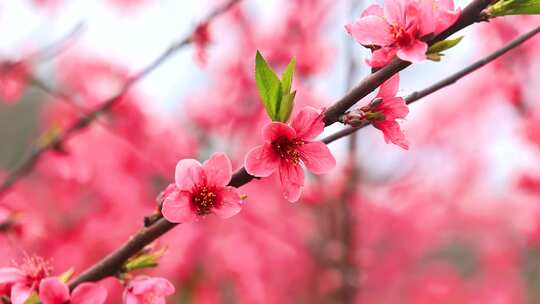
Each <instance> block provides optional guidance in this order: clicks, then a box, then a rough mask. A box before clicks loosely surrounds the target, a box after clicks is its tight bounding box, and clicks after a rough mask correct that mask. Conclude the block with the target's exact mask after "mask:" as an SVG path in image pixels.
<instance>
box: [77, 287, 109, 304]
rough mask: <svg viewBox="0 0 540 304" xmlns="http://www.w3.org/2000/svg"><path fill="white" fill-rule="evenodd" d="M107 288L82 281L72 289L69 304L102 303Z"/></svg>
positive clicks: (105, 297) (105, 298) (105, 296)
mask: <svg viewBox="0 0 540 304" xmlns="http://www.w3.org/2000/svg"><path fill="white" fill-rule="evenodd" d="M105 300H107V289H105V287H103V286H100V285H98V284H96V283H82V284H81V285H79V286H77V288H75V289H74V290H73V293H72V294H71V302H70V304H103V303H105Z"/></svg>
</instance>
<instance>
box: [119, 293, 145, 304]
mask: <svg viewBox="0 0 540 304" xmlns="http://www.w3.org/2000/svg"><path fill="white" fill-rule="evenodd" d="M123 298H124V304H144V303H143V301H142V300H140V299H139V297H138V296H136V295H134V294H132V293H130V292H127V291H126V292H124V296H123Z"/></svg>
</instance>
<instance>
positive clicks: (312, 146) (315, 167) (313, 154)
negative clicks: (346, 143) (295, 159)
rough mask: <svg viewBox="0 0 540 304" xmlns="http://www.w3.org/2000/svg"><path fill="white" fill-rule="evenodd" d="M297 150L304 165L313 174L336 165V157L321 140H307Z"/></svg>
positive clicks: (324, 171) (320, 172)
mask: <svg viewBox="0 0 540 304" xmlns="http://www.w3.org/2000/svg"><path fill="white" fill-rule="evenodd" d="M298 150H299V151H300V153H301V155H302V161H303V162H304V164H305V165H306V167H307V168H308V169H309V171H311V172H313V173H315V174H322V173H326V172H328V171H330V170H332V169H333V168H334V167H335V166H336V159H335V158H334V156H333V155H332V153H330V150H328V147H327V146H326V144H325V143H323V142H321V141H314V142H309V143H307V144H304V145H302V146H301V147H299V148H298Z"/></svg>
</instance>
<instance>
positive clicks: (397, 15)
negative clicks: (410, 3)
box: [384, 0, 405, 26]
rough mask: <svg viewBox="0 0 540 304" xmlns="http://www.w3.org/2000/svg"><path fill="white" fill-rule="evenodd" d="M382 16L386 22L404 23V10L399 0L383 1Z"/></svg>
mask: <svg viewBox="0 0 540 304" xmlns="http://www.w3.org/2000/svg"><path fill="white" fill-rule="evenodd" d="M384 16H385V17H386V20H388V23H390V24H394V23H396V24H397V25H402V26H403V25H405V10H404V7H403V2H402V1H401V0H385V1H384Z"/></svg>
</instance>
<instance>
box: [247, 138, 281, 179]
mask: <svg viewBox="0 0 540 304" xmlns="http://www.w3.org/2000/svg"><path fill="white" fill-rule="evenodd" d="M244 167H246V171H247V172H248V173H249V174H251V175H253V176H258V177H267V176H270V174H272V173H273V172H274V171H275V170H276V169H277V168H278V167H279V156H278V155H277V154H276V153H275V151H274V149H273V148H272V145H271V144H264V145H261V146H258V147H255V148H253V149H251V150H250V151H249V152H248V154H247V155H246V159H245V161H244Z"/></svg>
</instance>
